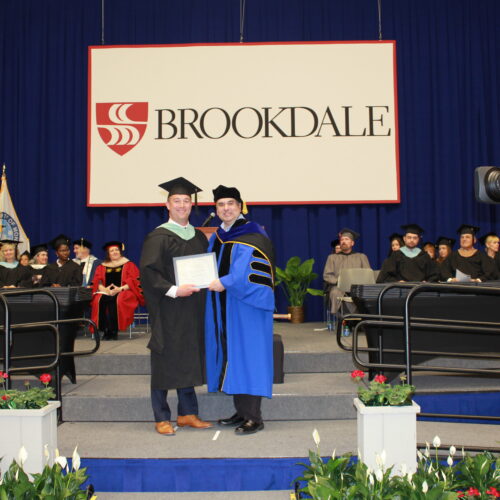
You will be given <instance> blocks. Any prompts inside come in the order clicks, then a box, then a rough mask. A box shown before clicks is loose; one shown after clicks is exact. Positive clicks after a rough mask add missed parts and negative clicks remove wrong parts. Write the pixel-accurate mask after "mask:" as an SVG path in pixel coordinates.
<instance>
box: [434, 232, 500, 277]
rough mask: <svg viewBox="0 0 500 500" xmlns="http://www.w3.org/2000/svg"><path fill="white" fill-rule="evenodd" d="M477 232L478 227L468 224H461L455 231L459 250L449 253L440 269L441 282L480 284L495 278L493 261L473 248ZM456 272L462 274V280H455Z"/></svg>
mask: <svg viewBox="0 0 500 500" xmlns="http://www.w3.org/2000/svg"><path fill="white" fill-rule="evenodd" d="M478 231H479V228H478V227H476V226H472V225H470V224H462V225H461V226H460V227H459V228H458V229H457V233H458V234H459V235H460V248H459V249H458V250H455V251H453V252H451V255H450V256H449V257H448V258H447V259H446V260H445V261H444V262H443V264H442V266H441V269H440V271H441V279H442V280H443V281H450V282H451V281H460V280H462V281H467V280H470V281H477V282H482V281H488V280H493V279H495V278H496V271H495V264H494V261H493V260H492V259H490V258H489V257H488V256H487V255H486V254H485V253H483V252H480V251H479V250H478V249H477V248H474V245H475V244H476V233H477V232H478ZM457 271H460V272H461V273H462V275H463V276H462V278H457ZM467 277H468V278H467Z"/></svg>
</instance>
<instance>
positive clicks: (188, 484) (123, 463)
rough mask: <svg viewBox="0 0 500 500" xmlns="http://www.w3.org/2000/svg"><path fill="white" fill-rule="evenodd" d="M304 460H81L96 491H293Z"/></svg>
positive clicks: (88, 481)
mask: <svg viewBox="0 0 500 500" xmlns="http://www.w3.org/2000/svg"><path fill="white" fill-rule="evenodd" d="M298 463H309V459H308V458H306V457H304V458H272V459H271V458H248V459H239V458H222V459H216V458H213V459H206V458H204V459H201V458H200V459H144V458H143V459H131V458H123V459H101V458H87V459H82V465H81V466H82V467H87V474H88V475H89V479H88V480H87V483H86V485H87V484H92V485H93V486H94V488H95V491H96V492H99V491H101V492H172V491H177V492H180V491H184V492H186V491H259V490H287V489H289V490H292V489H293V486H292V484H293V480H294V479H295V478H296V477H298V476H299V475H301V474H302V473H303V470H304V468H303V467H302V466H300V465H297V464H298Z"/></svg>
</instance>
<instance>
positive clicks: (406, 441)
mask: <svg viewBox="0 0 500 500" xmlns="http://www.w3.org/2000/svg"><path fill="white" fill-rule="evenodd" d="M354 406H355V407H356V410H357V414H358V450H359V453H360V454H361V460H362V461H363V462H364V463H365V464H366V465H368V467H370V468H371V469H373V470H377V469H378V468H379V467H378V465H377V463H376V461H375V456H376V455H377V454H378V455H380V454H381V453H382V451H383V450H385V453H386V465H385V467H386V468H388V467H391V466H393V465H394V469H393V474H399V472H400V470H401V465H402V464H406V467H407V469H408V471H412V472H415V470H416V468H417V413H419V412H420V406H418V404H416V403H415V402H413V404H412V406H365V405H364V404H363V403H362V402H361V401H360V400H359V399H358V398H355V399H354Z"/></svg>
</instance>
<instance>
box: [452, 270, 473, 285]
mask: <svg viewBox="0 0 500 500" xmlns="http://www.w3.org/2000/svg"><path fill="white" fill-rule="evenodd" d="M455 278H456V279H457V281H460V282H462V283H463V282H466V281H471V278H470V276H469V275H468V274H464V273H463V272H462V271H460V269H457V271H456V274H455Z"/></svg>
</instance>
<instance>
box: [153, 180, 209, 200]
mask: <svg viewBox="0 0 500 500" xmlns="http://www.w3.org/2000/svg"><path fill="white" fill-rule="evenodd" d="M158 186H159V187H161V188H162V189H164V190H165V191H167V192H168V195H169V196H172V195H173V194H187V195H188V196H191V195H192V194H194V204H195V206H197V205H198V193H199V192H201V191H202V190H201V189H200V188H199V187H198V186H195V185H194V184H193V183H192V182H190V181H188V180H187V179H185V178H184V177H177V179H172V180H171V181H167V182H164V183H163V184H158Z"/></svg>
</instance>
